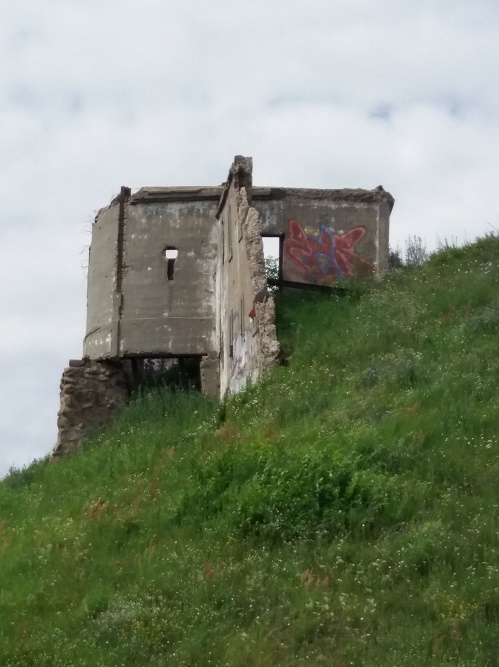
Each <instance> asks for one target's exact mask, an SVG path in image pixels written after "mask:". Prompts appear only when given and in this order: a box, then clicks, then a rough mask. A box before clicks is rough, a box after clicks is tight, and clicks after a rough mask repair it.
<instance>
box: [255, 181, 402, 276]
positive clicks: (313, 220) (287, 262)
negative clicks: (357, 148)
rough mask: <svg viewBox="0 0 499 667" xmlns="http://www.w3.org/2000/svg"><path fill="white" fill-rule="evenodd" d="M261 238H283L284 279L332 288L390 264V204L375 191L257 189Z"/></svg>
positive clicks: (388, 198)
mask: <svg viewBox="0 0 499 667" xmlns="http://www.w3.org/2000/svg"><path fill="white" fill-rule="evenodd" d="M253 200H254V206H255V208H256V209H257V210H258V212H259V214H260V219H261V233H262V234H264V235H276V236H277V235H279V236H284V247H283V252H284V256H283V276H282V277H283V279H284V280H292V281H296V282H307V283H318V284H331V283H333V282H336V281H337V280H339V279H342V278H348V277H351V276H354V275H359V274H363V273H373V272H374V273H379V272H381V271H384V270H385V269H386V268H387V265H388V230H389V219H390V212H391V210H392V207H393V203H394V199H393V197H392V196H391V195H390V194H389V193H388V192H385V190H383V189H382V188H381V187H378V188H376V189H374V190H354V189H342V190H316V189H297V188H288V189H286V188H255V191H254V195H253Z"/></svg>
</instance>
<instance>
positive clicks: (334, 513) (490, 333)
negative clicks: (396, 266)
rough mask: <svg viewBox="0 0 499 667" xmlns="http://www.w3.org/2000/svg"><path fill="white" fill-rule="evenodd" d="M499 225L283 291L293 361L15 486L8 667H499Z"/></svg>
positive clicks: (8, 546) (184, 403)
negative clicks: (347, 286) (345, 292)
mask: <svg viewBox="0 0 499 667" xmlns="http://www.w3.org/2000/svg"><path fill="white" fill-rule="evenodd" d="M498 286H499V240H498V239H497V238H488V239H484V240H481V241H479V242H478V243H476V244H473V245H470V246H468V247H466V248H464V249H452V248H451V249H447V250H444V251H442V252H440V253H438V254H436V255H434V256H432V258H431V259H430V260H429V261H428V262H427V264H425V266H424V267H423V268H422V269H404V270H401V271H395V272H393V273H391V274H390V275H389V276H387V277H386V279H384V280H383V282H382V283H371V284H368V285H360V284H359V285H356V286H355V288H354V289H353V291H352V294H351V296H349V297H346V298H341V299H337V298H335V297H331V296H320V297H316V296H312V297H311V296H310V295H307V296H306V297H305V298H296V297H294V298H291V297H287V298H286V299H283V300H282V301H281V303H280V304H279V336H280V338H281V340H282V342H283V344H284V347H285V349H286V352H287V354H288V356H289V364H288V365H287V366H286V367H282V368H279V369H277V370H276V371H275V372H274V373H273V374H271V376H269V377H268V378H267V379H266V380H265V381H264V382H263V383H262V384H260V385H259V386H255V387H251V388H250V389H249V390H248V391H246V392H244V393H243V394H241V395H239V396H238V397H236V398H235V399H233V400H231V401H229V402H228V403H227V404H226V405H224V406H220V405H217V404H215V403H213V402H211V401H209V400H208V399H206V398H203V397H202V396H200V395H198V394H196V393H191V394H183V393H179V392H177V393H170V392H169V391H167V390H165V389H163V390H159V391H155V392H153V393H150V394H146V395H143V396H141V397H140V398H138V399H137V400H136V401H135V403H134V404H132V405H131V406H130V408H129V409H128V410H127V411H126V412H125V413H123V415H122V416H121V418H120V419H119V420H118V421H117V422H116V424H115V425H114V426H113V427H112V428H111V429H109V430H108V431H106V432H105V433H103V434H101V435H100V436H99V437H97V438H96V439H95V441H94V442H93V443H92V444H91V446H89V448H88V449H87V450H86V451H85V452H84V453H82V454H80V455H77V456H74V457H73V458H71V459H68V460H65V461H63V462H61V463H60V464H58V465H56V466H53V467H47V466H46V463H45V462H40V463H38V464H35V465H33V466H32V467H30V468H28V469H26V470H24V471H19V472H16V473H13V474H11V475H10V476H9V477H8V478H7V479H5V480H4V481H3V482H1V483H0V665H1V666H2V667H14V666H15V667H31V666H33V667H35V666H36V667H45V666H46V667H73V666H75V667H76V666H82V667H83V666H88V667H90V666H91V667H101V666H102V667H104V666H106V667H121V666H123V667H131V666H132V665H133V666H135V665H139V666H140V667H160V666H166V665H168V666H177V665H178V666H181V665H182V666H187V665H192V666H195V667H204V666H208V665H215V666H236V665H237V666H244V667H253V666H255V667H256V666H258V667H264V666H265V667H266V666H270V665H289V666H291V665H292V666H296V665H307V666H315V665H317V666H319V665H334V666H335V667H343V666H347V665H359V666H360V665H365V666H368V667H380V666H382V667H404V666H407V667H421V666H425V665H432V666H439V665H462V666H466V667H469V666H484V667H485V666H494V665H499V650H498V647H499V513H498V510H499V456H498V454H499V442H498V438H499V391H498V387H499V338H498V326H499V296H498Z"/></svg>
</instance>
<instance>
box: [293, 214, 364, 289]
mask: <svg viewBox="0 0 499 667" xmlns="http://www.w3.org/2000/svg"><path fill="white" fill-rule="evenodd" d="M365 235H366V230H365V228H364V227H355V228H354V229H349V230H348V231H347V232H344V233H338V234H336V233H334V232H333V231H331V229H329V227H326V225H323V224H321V225H320V227H319V230H318V232H315V233H312V234H311V233H307V232H306V231H305V230H304V229H303V227H302V226H301V225H300V223H299V222H297V221H296V220H290V221H289V228H288V233H287V235H286V240H285V241H284V260H285V262H286V264H287V267H286V268H287V269H288V270H290V272H291V273H295V274H298V275H299V277H300V279H301V280H304V281H307V282H314V283H322V284H329V283H332V282H334V281H335V280H339V279H340V278H346V277H348V276H353V275H357V274H359V273H365V272H368V271H371V270H372V265H371V263H370V262H368V261H367V260H366V259H364V258H363V257H360V256H359V255H358V254H357V252H356V248H355V246H356V245H357V243H359V241H361V240H362V239H363V238H364V236H365Z"/></svg>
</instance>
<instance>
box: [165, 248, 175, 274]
mask: <svg viewBox="0 0 499 667" xmlns="http://www.w3.org/2000/svg"><path fill="white" fill-rule="evenodd" d="M164 253H165V260H166V275H167V278H168V280H173V274H174V272H175V261H176V259H177V257H178V250H177V248H175V247H174V246H172V245H167V246H166V248H165V250H164Z"/></svg>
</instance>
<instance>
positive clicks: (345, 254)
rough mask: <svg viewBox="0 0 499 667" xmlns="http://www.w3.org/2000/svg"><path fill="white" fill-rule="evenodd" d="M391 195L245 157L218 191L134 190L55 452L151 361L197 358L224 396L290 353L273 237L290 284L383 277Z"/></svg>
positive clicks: (104, 213)
mask: <svg viewBox="0 0 499 667" xmlns="http://www.w3.org/2000/svg"><path fill="white" fill-rule="evenodd" d="M393 201H394V200H393V198H392V196H391V195H390V194H389V193H388V192H385V191H384V190H383V188H382V187H381V186H380V187H378V188H375V189H374V190H358V189H355V190H354V189H343V190H315V189H294V188H275V187H253V185H252V160H251V158H245V157H241V156H236V158H235V159H234V162H233V164H232V166H231V168H230V171H229V176H228V179H227V181H226V182H225V183H223V184H222V185H221V186H220V187H146V188H142V189H140V190H139V191H138V192H136V193H135V194H132V193H131V191H130V190H129V189H128V188H122V189H121V193H120V195H119V196H117V197H116V198H115V199H114V200H113V201H112V202H111V204H110V205H109V206H107V207H106V208H103V209H101V210H100V211H99V212H98V214H97V216H96V219H95V223H94V225H93V228H92V242H91V249H90V258H89V271H88V304H87V331H86V334H85V338H84V344H83V359H82V360H76V361H75V360H72V361H71V362H70V365H69V368H68V369H66V370H65V371H64V374H63V377H62V382H61V409H60V412H59V417H58V427H59V435H58V440H57V444H56V446H55V449H54V452H53V458H54V459H56V458H58V457H61V456H63V455H65V454H67V453H70V452H72V451H75V450H76V449H78V448H79V447H80V446H81V444H82V442H83V440H84V438H85V435H86V434H87V433H88V432H89V430H91V429H92V428H96V427H100V426H102V425H103V424H105V423H106V422H107V421H109V419H110V416H111V415H112V413H113V411H114V410H116V409H117V408H119V407H121V406H123V405H124V404H125V403H126V402H127V401H128V399H129V393H130V390H131V388H132V387H134V386H137V384H138V383H140V380H141V376H142V373H143V368H144V360H158V359H162V360H164V359H186V358H190V359H194V360H197V362H198V365H199V382H200V388H201V390H202V391H203V392H205V393H206V394H208V395H210V396H213V397H219V398H223V397H225V396H227V395H229V394H234V393H236V392H238V391H240V390H241V389H243V388H244V387H245V386H246V385H247V384H248V383H249V382H256V381H257V380H258V379H259V378H261V377H262V376H263V375H264V374H265V373H266V372H267V371H268V370H269V369H270V368H272V366H273V365H275V364H276V362H277V359H278V353H279V345H278V342H277V339H276V332H275V322H274V319H275V318H274V314H275V310H274V299H273V296H272V294H271V293H269V290H268V285H267V278H266V272H265V264H264V254H263V240H262V239H263V237H276V239H278V244H279V249H280V250H279V272H278V273H279V275H278V278H277V281H276V282H277V284H278V285H279V286H280V287H281V288H282V287H283V286H284V287H285V288H286V289H287V288H293V287H295V288H296V287H300V286H301V287H306V286H311V285H315V286H327V285H331V284H333V283H335V282H337V281H338V280H339V279H343V278H347V277H349V276H353V275H358V274H360V273H368V272H381V271H383V270H384V269H385V268H386V266H387V260H388V228H389V219H390V212H391V209H392V207H393Z"/></svg>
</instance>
